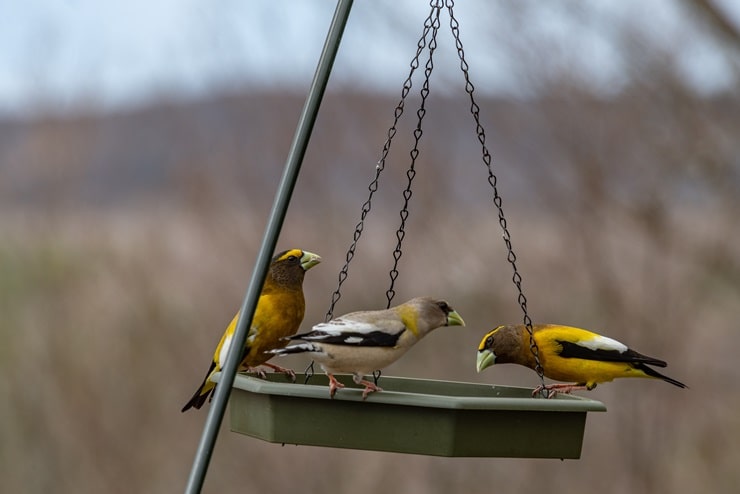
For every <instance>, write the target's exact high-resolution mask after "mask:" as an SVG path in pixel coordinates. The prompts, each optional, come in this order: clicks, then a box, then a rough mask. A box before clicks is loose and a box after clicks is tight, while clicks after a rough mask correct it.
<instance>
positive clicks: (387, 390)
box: [231, 374, 606, 459]
mask: <svg viewBox="0 0 740 494" xmlns="http://www.w3.org/2000/svg"><path fill="white" fill-rule="evenodd" d="M297 377H298V379H299V381H297V382H296V383H286V382H285V376H282V375H278V374H269V375H268V379H267V380H265V379H261V378H259V377H256V376H252V375H241V374H240V375H237V376H236V380H235V381H234V389H233V391H232V395H231V430H232V431H235V432H239V433H241V434H246V435H248V436H252V437H256V438H259V439H262V440H264V441H269V442H272V443H281V444H300V445H309V446H325V447H332V448H351V449H362V450H371V451H392V452H396V453H413V454H422V455H432V456H454V457H510V458H561V459H564V458H580V456H581V444H582V442H583V433H584V429H585V424H586V413H587V412H597V411H605V410H606V408H605V407H604V405H603V404H601V403H600V402H598V401H594V400H590V399H587V398H581V397H578V396H570V395H558V396H557V397H556V398H554V399H549V400H545V399H537V398H532V390H531V389H529V388H520V387H511V386H498V385H496V386H491V385H488V384H472V383H460V382H449V381H433V380H427V379H408V378H401V377H384V378H383V391H382V392H380V393H374V394H372V395H371V396H369V397H368V399H367V400H363V399H362V388H359V387H357V388H356V389H355V390H351V388H352V387H353V386H356V385H355V384H354V383H353V382H352V379H351V377H350V376H337V378H338V380H339V381H340V382H342V383H343V384H345V385H346V386H347V387H346V388H345V389H343V390H342V393H337V395H336V396H335V397H334V398H333V399H331V398H329V393H328V392H327V386H328V379H327V378H326V376H323V375H321V376H318V375H317V376H314V377H313V378H312V379H311V381H310V383H311V384H301V383H302V382H303V381H302V380H301V378H303V377H304V375H298V376H297ZM353 391H354V392H353Z"/></svg>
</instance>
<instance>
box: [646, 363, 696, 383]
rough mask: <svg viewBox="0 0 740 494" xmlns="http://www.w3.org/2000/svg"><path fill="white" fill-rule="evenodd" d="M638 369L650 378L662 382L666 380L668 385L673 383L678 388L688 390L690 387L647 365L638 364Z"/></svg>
mask: <svg viewBox="0 0 740 494" xmlns="http://www.w3.org/2000/svg"><path fill="white" fill-rule="evenodd" d="M636 367H637V368H638V369H640V370H641V371H642V372H644V373H645V374H647V375H648V376H650V377H656V378H658V379H662V380H664V381H665V382H667V383H671V384H673V385H674V386H678V387H679V388H687V387H688V386H686V385H685V384H684V383H682V382H680V381H676V380H675V379H673V378H672V377H668V376H665V375H663V374H661V373H660V372H658V371H656V370H655V369H653V368H651V367H648V366H647V365H645V364H637V365H636Z"/></svg>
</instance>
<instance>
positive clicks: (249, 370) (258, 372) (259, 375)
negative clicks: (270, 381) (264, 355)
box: [246, 367, 267, 379]
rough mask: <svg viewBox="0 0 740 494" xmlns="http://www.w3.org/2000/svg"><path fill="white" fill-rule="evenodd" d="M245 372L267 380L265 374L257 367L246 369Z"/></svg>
mask: <svg viewBox="0 0 740 494" xmlns="http://www.w3.org/2000/svg"><path fill="white" fill-rule="evenodd" d="M246 370H247V372H254V373H255V374H257V376H258V377H259V378H260V379H267V374H265V371H263V370H262V369H260V368H259V367H247V369H246Z"/></svg>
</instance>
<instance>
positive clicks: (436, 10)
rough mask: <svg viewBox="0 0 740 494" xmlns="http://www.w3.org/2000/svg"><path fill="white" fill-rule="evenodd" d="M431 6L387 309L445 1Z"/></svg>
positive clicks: (398, 254) (404, 233) (417, 155)
mask: <svg viewBox="0 0 740 494" xmlns="http://www.w3.org/2000/svg"><path fill="white" fill-rule="evenodd" d="M430 5H431V6H432V14H433V15H434V20H433V22H432V38H431V40H430V41H429V58H427V62H426V65H425V66H424V84H423V85H422V88H421V91H420V93H419V94H420V95H421V103H420V105H419V109H418V110H416V117H417V122H416V129H414V147H413V148H412V149H411V152H410V153H409V155H410V156H411V164H410V165H409V168H408V170H406V178H407V182H406V189H404V191H403V207H402V208H401V211H400V213H399V214H400V216H401V224H400V225H399V226H398V230H397V231H396V239H397V240H398V242H397V244H396V248H395V250H394V251H393V267H392V268H391V270H390V273H389V275H390V278H391V284H390V286H389V287H388V290H387V291H386V292H385V296H386V298H387V299H388V305H387V307H390V306H391V303H392V302H393V297H395V295H396V291H395V290H394V288H393V287H394V286H395V283H396V279H397V278H398V261H399V260H400V259H401V256H402V255H403V251H402V250H401V247H402V245H403V239H404V238H405V237H406V220H407V219H408V217H409V201H410V200H411V195H412V191H411V183H412V182H413V181H414V177H416V169H415V165H416V159H417V158H418V157H419V141H420V140H421V136H422V135H423V134H424V132H423V130H422V127H421V124H422V122H423V121H424V116H425V115H426V112H427V110H426V101H427V97H428V96H429V77H430V76H431V75H432V70H434V59H433V56H434V50H435V49H436V48H437V32H438V31H439V26H440V22H439V14H440V12H441V11H442V7H443V6H444V3H443V0H439V1H435V0H432V1H431V2H430Z"/></svg>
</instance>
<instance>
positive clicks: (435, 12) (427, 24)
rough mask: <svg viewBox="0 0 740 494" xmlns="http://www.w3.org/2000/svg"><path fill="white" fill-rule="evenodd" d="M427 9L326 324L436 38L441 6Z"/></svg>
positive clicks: (331, 315)
mask: <svg viewBox="0 0 740 494" xmlns="http://www.w3.org/2000/svg"><path fill="white" fill-rule="evenodd" d="M430 6H431V7H432V8H431V10H430V12H429V15H428V16H427V18H426V19H425V21H424V29H423V31H422V34H421V37H420V38H419V41H418V42H417V44H416V55H415V56H414V58H413V59H412V60H411V63H410V67H411V70H410V71H409V75H408V77H407V78H406V80H405V81H404V83H403V88H402V90H401V100H400V101H399V102H398V105H396V109H395V111H394V112H393V124H392V125H391V127H390V129H388V133H387V137H386V140H385V143H384V144H383V152H382V154H381V157H380V160H378V163H377V165H376V166H375V176H374V178H373V180H372V181H371V182H370V185H369V186H368V190H369V191H370V194H369V195H368V198H367V200H366V201H365V203H364V204H363V205H362V212H361V214H360V221H359V223H357V226H355V232H354V235H353V237H352V243H351V244H350V246H349V249H348V250H347V254H346V256H345V264H344V266H343V267H342V269H341V271H340V272H339V277H338V278H339V280H338V284H337V288H336V290H335V291H334V293H333V294H332V298H331V304H330V306H329V310H328V311H327V312H326V320H327V321H329V320H330V319H332V318H333V317H334V308H335V306H336V304H337V302H338V301H339V299H340V298H341V297H342V293H341V290H342V285H343V284H344V282H345V280H346V279H347V276H348V273H349V264H350V262H352V259H353V258H354V256H355V251H356V250H357V243H358V242H359V240H360V237H361V236H362V232H363V230H364V228H365V219H366V218H367V215H368V213H369V212H370V209H371V208H372V199H373V196H374V194H375V192H377V191H378V188H379V180H380V174H381V173H382V172H383V170H384V169H385V161H386V159H387V157H388V153H389V152H390V148H391V142H392V140H393V138H394V137H395V135H396V133H397V125H398V121H399V120H400V118H401V115H403V112H404V108H405V105H406V97H407V96H408V95H409V92H411V87H412V86H413V83H412V77H413V75H414V72H416V69H418V68H419V57H420V56H421V54H422V52H423V51H424V49H425V48H426V47H427V38H428V37H429V33H430V31H432V30H433V33H434V36H436V32H437V30H436V28H433V25H434V23H435V19H436V23H437V27H439V11H440V9H441V7H442V5H441V3H440V4H439V5H437V1H435V0H432V1H431V2H430ZM435 43H436V41H435ZM427 80H428V75H427ZM394 257H395V254H394ZM396 262H397V260H396ZM396 276H398V275H396ZM392 286H393V285H392V283H391V288H392Z"/></svg>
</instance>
